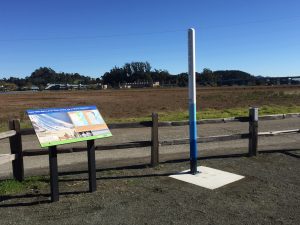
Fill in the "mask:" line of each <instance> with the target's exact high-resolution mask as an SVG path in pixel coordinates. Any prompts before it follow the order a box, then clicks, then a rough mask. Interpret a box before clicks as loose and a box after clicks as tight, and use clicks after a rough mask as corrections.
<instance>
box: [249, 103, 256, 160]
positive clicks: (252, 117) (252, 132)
mask: <svg viewBox="0 0 300 225" xmlns="http://www.w3.org/2000/svg"><path fill="white" fill-rule="evenodd" d="M257 140H258V108H255V107H252V108H250V109H249V147H248V155H249V156H256V154H257Z"/></svg>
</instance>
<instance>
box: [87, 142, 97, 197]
mask: <svg viewBox="0 0 300 225" xmlns="http://www.w3.org/2000/svg"><path fill="white" fill-rule="evenodd" d="M87 153H88V168H89V191H90V192H95V191H96V189H97V181H96V162H95V141H94V140H88V141H87Z"/></svg>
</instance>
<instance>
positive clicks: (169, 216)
mask: <svg viewBox="0 0 300 225" xmlns="http://www.w3.org/2000/svg"><path fill="white" fill-rule="evenodd" d="M299 153H300V151H294V152H289V153H288V154H284V153H265V154H260V155H259V156H257V157H252V158H248V157H233V156H232V157H230V156H229V157H226V158H222V157H211V158H210V157H207V158H206V159H202V160H201V161H200V162H199V163H201V164H202V165H204V166H209V167H212V168H216V169H221V170H225V171H228V172H233V173H236V174H240V175H244V176H245V178H244V179H242V180H240V181H237V182H235V183H232V184H229V185H226V186H224V187H221V188H219V189H216V190H208V189H205V188H201V187H197V186H194V185H191V184H188V183H184V182H181V181H178V180H174V179H171V178H169V177H168V175H170V174H173V173H176V172H178V171H182V170H185V169H187V168H189V163H188V161H185V160H181V161H180V160H179V161H172V162H166V163H163V164H161V165H160V166H159V167H158V168H148V167H147V166H133V167H124V168H118V169H106V170H98V172H97V191H96V192H94V193H87V192H86V190H87V186H88V184H87V176H86V172H85V173H72V174H71V173H70V174H64V175H61V176H60V181H59V185H60V192H61V195H60V201H59V202H56V203H50V202H49V189H47V188H46V189H45V190H32V191H29V192H28V193H22V194H20V195H17V196H2V197H1V199H0V201H1V202H0V218H1V220H0V224H30V225H34V224H130V225H134V224H138V225H141V224H155V225H157V224H180V225H183V224H221V225H222V224H288V225H293V224H295V225H296V224H299V221H300V207H299V205H300V179H299V177H300V167H299Z"/></svg>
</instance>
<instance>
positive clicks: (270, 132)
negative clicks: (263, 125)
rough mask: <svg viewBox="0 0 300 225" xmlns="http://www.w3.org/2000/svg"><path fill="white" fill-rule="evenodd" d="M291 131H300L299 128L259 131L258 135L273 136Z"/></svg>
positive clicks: (290, 132)
mask: <svg viewBox="0 0 300 225" xmlns="http://www.w3.org/2000/svg"><path fill="white" fill-rule="evenodd" d="M292 133H300V129H294V130H278V131H267V132H259V133H258V136H263V137H268V136H275V135H281V134H292Z"/></svg>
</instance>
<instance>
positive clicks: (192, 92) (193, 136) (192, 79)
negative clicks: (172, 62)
mask: <svg viewBox="0 0 300 225" xmlns="http://www.w3.org/2000/svg"><path fill="white" fill-rule="evenodd" d="M188 57H189V117H190V166H191V174H196V173H198V171H197V119H196V76H195V71H196V63H195V29H194V28H190V29H189V31H188Z"/></svg>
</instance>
